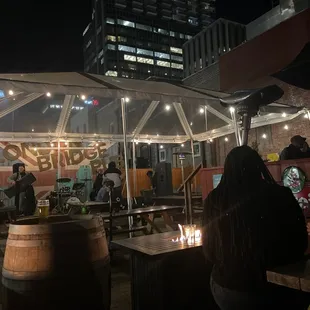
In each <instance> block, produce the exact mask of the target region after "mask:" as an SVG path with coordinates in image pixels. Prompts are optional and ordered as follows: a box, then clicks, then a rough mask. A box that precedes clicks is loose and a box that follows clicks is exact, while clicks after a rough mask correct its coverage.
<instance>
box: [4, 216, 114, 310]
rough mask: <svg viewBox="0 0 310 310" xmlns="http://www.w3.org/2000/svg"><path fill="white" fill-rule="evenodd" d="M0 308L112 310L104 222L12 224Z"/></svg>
mask: <svg viewBox="0 0 310 310" xmlns="http://www.w3.org/2000/svg"><path fill="white" fill-rule="evenodd" d="M2 283H3V286H4V296H3V299H4V309H7V310H13V309H14V310H19V309H57V308H66V309H92V310H93V309H96V310H97V309H98V310H99V309H100V310H108V309H110V298H111V270H110V258H109V251H108V245H107V240H106V236H105V231H104V228H103V222H102V219H101V218H100V217H94V216H87V215H86V216H78V217H76V216H74V217H71V218H70V217H67V216H50V217H48V219H47V220H46V222H45V223H44V224H42V223H40V222H39V219H38V218H37V217H33V218H28V219H24V220H20V221H18V222H16V223H15V224H13V225H10V228H9V235H8V239H7V244H6V250H5V256H4V262H3V269H2Z"/></svg>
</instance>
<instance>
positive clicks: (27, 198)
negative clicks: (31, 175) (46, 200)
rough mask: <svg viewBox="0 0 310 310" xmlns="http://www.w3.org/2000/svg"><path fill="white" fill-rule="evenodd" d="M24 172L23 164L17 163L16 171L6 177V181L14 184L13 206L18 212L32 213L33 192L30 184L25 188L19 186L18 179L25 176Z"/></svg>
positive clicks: (33, 208)
mask: <svg viewBox="0 0 310 310" xmlns="http://www.w3.org/2000/svg"><path fill="white" fill-rule="evenodd" d="M27 174H28V173H27V172H26V168H25V164H23V163H21V164H19V165H18V171H17V172H15V173H13V174H12V175H11V176H9V177H8V183H9V184H10V185H12V186H15V191H16V195H15V206H16V209H17V212H18V213H21V214H24V215H32V214H33V213H34V211H35V204H36V202H35V194H34V190H33V186H32V185H28V186H26V187H25V188H23V189H21V188H20V183H19V181H20V180H21V179H22V178H23V177H25V176H26V175H27Z"/></svg>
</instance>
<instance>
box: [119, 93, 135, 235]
mask: <svg viewBox="0 0 310 310" xmlns="http://www.w3.org/2000/svg"><path fill="white" fill-rule="evenodd" d="M121 110H122V124H123V138H124V161H125V177H126V191H127V204H128V211H130V210H132V201H131V195H130V182H129V181H130V180H129V173H128V156H127V122H126V99H125V98H121ZM132 223H133V219H132V216H130V217H128V226H129V230H131V229H132ZM129 237H130V238H131V237H132V232H130V233H129Z"/></svg>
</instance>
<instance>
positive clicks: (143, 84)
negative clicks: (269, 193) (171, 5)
mask: <svg viewBox="0 0 310 310" xmlns="http://www.w3.org/2000/svg"><path fill="white" fill-rule="evenodd" d="M0 89H1V90H2V91H3V93H4V97H3V98H0V118H1V119H2V120H3V119H4V118H5V117H7V116H8V115H9V114H12V113H13V112H14V111H17V110H21V109H23V113H22V114H23V117H24V121H25V120H26V119H27V116H28V115H29V114H28V112H27V111H28V108H29V109H30V105H31V104H32V103H34V102H35V103H36V109H39V108H40V109H43V110H44V108H45V106H46V105H47V104H48V103H47V102H48V101H52V100H55V98H56V96H57V101H58V104H55V106H58V107H60V108H59V109H58V110H57V113H56V111H55V110H53V112H54V113H53V118H55V117H56V115H57V116H58V119H57V122H56V120H55V123H54V124H48V123H46V124H45V128H44V127H42V126H41V127H42V129H41V130H37V129H36V128H34V129H35V130H32V128H30V125H29V126H28V130H27V128H21V130H18V128H16V127H19V128H20V127H21V126H20V125H19V126H15V128H14V129H11V130H9V129H5V128H3V126H0V134H1V137H2V140H3V141H19V142H21V141H29V139H31V141H33V142H46V141H58V140H62V141H63V140H66V141H68V142H70V141H81V139H82V140H83V141H84V142H87V141H89V142H93V141H94V135H95V134H96V138H95V139H96V140H100V141H113V142H122V141H124V136H123V132H121V130H118V131H116V132H115V131H114V132H111V131H110V132H109V130H104V128H102V129H100V128H93V130H84V131H83V132H76V130H72V126H69V123H70V122H71V121H72V118H73V116H74V114H81V113H82V112H81V111H79V110H75V109H74V105H75V104H76V102H79V103H80V104H81V103H83V101H85V100H83V99H84V97H85V98H86V99H87V98H89V97H91V98H95V100H97V105H96V107H94V106H93V107H92V108H93V109H96V113H97V112H98V113H99V112H100V111H101V112H102V113H101V114H100V115H101V116H100V117H101V119H104V117H105V115H108V114H109V113H110V112H111V111H112V110H117V109H119V111H118V112H119V113H120V112H121V108H120V106H121V104H120V102H121V101H122V99H123V100H124V102H125V101H127V100H128V104H126V109H125V110H124V112H125V114H126V116H127V128H126V138H127V142H133V141H140V142H145V143H150V142H151V143H183V142H185V141H187V140H196V141H206V140H211V139H214V138H217V137H221V136H225V135H227V134H231V133H233V132H234V131H235V128H236V126H238V124H237V122H236V121H235V118H234V115H232V113H231V112H230V111H229V110H228V109H224V108H223V107H221V105H220V103H219V100H218V99H219V98H221V97H225V96H228V95H229V94H226V93H222V92H215V91H210V90H205V89H197V88H189V87H184V86H176V85H173V84H169V83H166V82H157V81H140V80H133V79H123V78H114V77H106V76H100V75H94V74H86V73H35V74H2V75H0ZM47 95H48V96H47ZM61 96H62V99H61ZM81 99H82V100H81ZM60 101H62V102H60ZM277 105H278V106H283V112H284V111H285V108H286V107H287V106H286V105H282V104H279V103H278V104H277ZM77 111H79V112H77ZM83 112H84V111H83ZM42 113H43V112H42ZM98 113H97V115H98ZM300 113H304V111H303V109H302V108H299V109H296V113H293V114H290V115H287V117H286V120H288V119H293V118H295V117H297V116H299V115H300ZM137 115H139V118H138V119H137V117H136V119H135V121H132V119H134V117H132V116H137ZM199 115H200V116H199ZM203 115H204V117H202V116H203ZM119 117H120V114H119ZM282 121H284V119H283V113H272V114H270V113H269V114H262V115H260V116H257V117H255V118H253V122H252V126H253V127H254V128H255V127H259V126H264V125H269V124H274V123H278V122H282ZM15 122H19V121H18V120H15ZM27 122H28V121H27ZM88 122H89V123H92V120H90V119H88ZM19 123H20V122H19ZM28 123H29V122H28ZM169 125H170V127H171V128H169ZM173 126H174V127H175V128H174V129H172V127H173ZM34 127H35V126H34ZM97 127H98V126H97ZM156 127H158V128H156ZM164 129H165V130H164Z"/></svg>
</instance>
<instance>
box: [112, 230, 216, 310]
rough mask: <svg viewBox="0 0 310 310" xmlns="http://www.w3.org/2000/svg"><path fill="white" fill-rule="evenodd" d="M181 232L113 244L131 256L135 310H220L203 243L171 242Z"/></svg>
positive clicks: (133, 305)
mask: <svg viewBox="0 0 310 310" xmlns="http://www.w3.org/2000/svg"><path fill="white" fill-rule="evenodd" d="M179 236H180V234H179V232H168V233H162V234H155V235H149V236H142V237H136V238H131V239H124V240H117V241H113V242H112V244H113V245H114V246H116V247H119V248H121V249H123V250H125V251H127V252H128V251H129V253H130V254H131V286H132V309H133V310H145V309H148V310H159V309H160V310H171V309H178V310H188V309H208V310H218V307H217V306H216V304H215V303H214V300H213V297H212V295H211V291H210V288H209V279H210V273H211V268H212V266H211V265H207V264H206V261H205V258H204V255H203V253H202V248H201V243H200V242H199V243H196V244H195V245H187V244H184V243H179V242H172V239H174V238H177V237H179Z"/></svg>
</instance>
